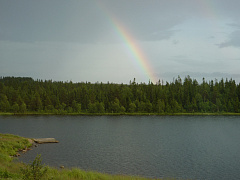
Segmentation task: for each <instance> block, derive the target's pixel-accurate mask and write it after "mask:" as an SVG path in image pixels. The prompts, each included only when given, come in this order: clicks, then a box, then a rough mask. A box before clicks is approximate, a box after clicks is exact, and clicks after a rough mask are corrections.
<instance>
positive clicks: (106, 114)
mask: <svg viewBox="0 0 240 180" xmlns="http://www.w3.org/2000/svg"><path fill="white" fill-rule="evenodd" d="M31 115H36V116H51V115H54V116H240V113H231V112H221V113H207V112H206V113H200V112H196V113H41V112H27V113H9V112H7V113H5V112H0V116H31Z"/></svg>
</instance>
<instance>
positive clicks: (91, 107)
mask: <svg viewBox="0 0 240 180" xmlns="http://www.w3.org/2000/svg"><path fill="white" fill-rule="evenodd" d="M239 98H240V85H239V84H236V82H235V80H233V79H229V80H228V79H226V80H224V79H221V80H220V81H218V80H216V79H215V80H214V81H213V80H211V81H208V82H206V81H205V79H204V78H203V79H202V82H201V83H199V82H197V80H195V79H192V78H191V77H190V76H186V77H185V78H184V79H183V80H182V79H181V77H179V76H178V78H176V79H174V80H173V82H170V83H168V82H166V83H164V84H163V83H162V82H161V81H160V80H159V81H158V83H156V84H153V83H152V82H149V83H148V84H146V83H137V82H136V80H135V78H134V79H133V80H132V81H130V82H129V84H114V83H98V82H97V83H94V84H93V83H90V82H80V83H73V82H71V81H70V82H68V81H67V82H62V81H52V80H34V79H32V78H30V77H0V112H2V113H8V112H11V113H16V114H27V113H39V114H41V113H51V114H70V113H76V114H84V113H86V114H87V113H88V114H94V113H99V114H104V113H119V114H131V113H132V114H134V113H135V114H136V113H153V114H167V113H197V112H199V113H224V112H231V113H239V112H240V104H239Z"/></svg>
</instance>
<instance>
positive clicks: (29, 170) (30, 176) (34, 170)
mask: <svg viewBox="0 0 240 180" xmlns="http://www.w3.org/2000/svg"><path fill="white" fill-rule="evenodd" d="M47 170H48V167H46V166H45V165H42V160H41V155H37V156H36V158H35V159H34V161H33V162H32V163H30V164H27V165H25V167H24V168H21V172H22V175H23V179H26V180H40V179H42V178H43V176H44V175H45V174H46V172H47Z"/></svg>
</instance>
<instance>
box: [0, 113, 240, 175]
mask: <svg viewBox="0 0 240 180" xmlns="http://www.w3.org/2000/svg"><path fill="white" fill-rule="evenodd" d="M0 132H1V133H11V134H17V135H20V136H24V137H30V138H43V137H54V138H56V139H57V140H59V141H60V143H58V144H43V145H40V146H38V147H37V148H34V149H33V150H32V151H29V152H28V153H27V154H25V155H22V156H21V157H20V160H21V161H24V162H29V161H32V160H33V159H34V158H35V156H36V155H37V154H41V155H42V159H43V162H44V163H45V164H48V165H50V166H56V167H59V166H60V165H64V166H65V167H79V168H81V169H84V170H94V171H100V172H105V173H111V174H128V175H139V176H144V177H152V178H162V177H172V178H179V179H182V178H183V179H187V178H188V179H239V178H240V141H239V139H240V117H238V116H0Z"/></svg>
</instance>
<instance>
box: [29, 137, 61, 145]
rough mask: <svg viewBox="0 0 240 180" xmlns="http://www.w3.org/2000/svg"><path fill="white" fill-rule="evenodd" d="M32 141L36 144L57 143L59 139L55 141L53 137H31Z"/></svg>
mask: <svg viewBox="0 0 240 180" xmlns="http://www.w3.org/2000/svg"><path fill="white" fill-rule="evenodd" d="M33 141H34V142H35V143H38V144H43V143H58V142H59V141H57V140H56V139H55V138H38V139H33Z"/></svg>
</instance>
